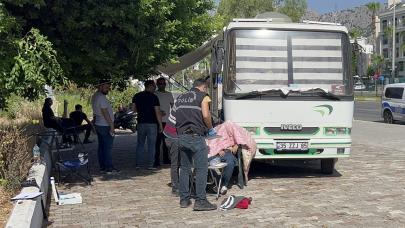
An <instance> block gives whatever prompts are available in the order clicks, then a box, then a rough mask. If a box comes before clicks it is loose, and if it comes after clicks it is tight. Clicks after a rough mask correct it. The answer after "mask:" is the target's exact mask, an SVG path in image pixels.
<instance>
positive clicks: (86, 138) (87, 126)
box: [83, 124, 91, 143]
mask: <svg viewBox="0 0 405 228" xmlns="http://www.w3.org/2000/svg"><path fill="white" fill-rule="evenodd" d="M83 126H84V128H85V129H86V134H85V135H84V143H87V142H90V141H89V138H90V134H91V125H90V124H85V125H83Z"/></svg>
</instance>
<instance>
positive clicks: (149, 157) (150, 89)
mask: <svg viewBox="0 0 405 228" xmlns="http://www.w3.org/2000/svg"><path fill="white" fill-rule="evenodd" d="M155 90H156V85H155V82H154V81H153V80H147V81H145V91H142V92H139V93H137V94H135V96H134V97H133V99H132V103H133V106H132V107H133V111H134V112H136V113H138V125H137V132H138V139H137V145H136V168H137V169H139V168H141V167H144V168H146V169H149V170H153V169H155V168H154V167H153V163H154V158H155V153H156V147H155V144H156V137H157V134H158V132H162V131H163V127H162V113H161V111H160V104H159V98H158V97H157V96H156V95H155V94H154V92H155ZM157 128H159V129H157ZM146 141H147V143H148V152H147V154H146V159H145V156H144V147H145V142H146Z"/></svg>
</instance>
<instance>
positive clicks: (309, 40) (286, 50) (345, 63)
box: [224, 30, 353, 96]
mask: <svg viewBox="0 0 405 228" xmlns="http://www.w3.org/2000/svg"><path fill="white" fill-rule="evenodd" d="M227 41H228V42H227V45H228V48H227V49H228V50H229V52H228V53H227V61H226V67H225V69H226V73H225V81H224V86H225V88H224V89H225V93H226V94H246V93H251V92H252V91H262V90H272V89H284V90H285V89H287V90H288V89H291V90H294V91H300V90H302V91H308V90H311V89H312V90H315V89H321V90H324V91H327V92H328V93H330V94H333V95H336V96H351V95H352V94H353V89H352V82H351V77H350V72H349V70H350V69H349V64H350V63H349V55H350V53H349V41H348V38H347V35H346V34H344V33H340V32H319V31H280V30H233V31H231V32H230V33H229V35H228V40H227ZM270 94H271V93H270ZM303 94H307V95H310V93H291V94H290V95H289V96H302V95H303ZM270 96H271V95H270Z"/></svg>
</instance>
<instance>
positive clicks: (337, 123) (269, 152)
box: [211, 19, 354, 174]
mask: <svg viewBox="0 0 405 228" xmlns="http://www.w3.org/2000/svg"><path fill="white" fill-rule="evenodd" d="M350 49H351V48H350V42H349V37H348V35H347V29H346V28H345V27H344V26H340V25H336V24H330V23H312V22H307V23H285V22H280V21H278V22H276V21H275V20H272V19H237V20H234V21H233V22H231V23H230V24H229V25H228V26H227V27H226V28H225V29H224V33H223V36H222V40H220V41H219V42H217V43H216V44H215V45H214V48H213V55H212V62H213V64H214V67H213V68H214V70H213V71H212V72H211V73H212V77H214V78H218V77H219V78H222V85H221V83H219V84H218V81H221V80H213V82H214V84H213V87H212V88H213V89H214V90H213V94H212V96H213V100H214V102H213V103H214V104H213V109H214V111H217V112H218V115H220V116H222V118H223V119H224V120H231V121H233V122H235V123H237V124H239V125H241V126H243V127H244V128H246V129H247V130H248V131H249V132H251V134H252V135H253V137H254V139H255V141H256V142H257V146H258V150H257V152H256V155H255V159H270V160H274V159H320V160H321V170H322V172H323V173H325V174H331V173H333V171H334V165H335V163H336V161H337V159H338V158H343V157H348V156H349V155H350V150H351V144H352V140H351V128H352V119H353V106H354V99H353V81H352V77H351V75H350V55H351V53H350ZM215 69H216V70H215Z"/></svg>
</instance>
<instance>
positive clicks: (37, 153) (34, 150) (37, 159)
mask: <svg viewBox="0 0 405 228" xmlns="http://www.w3.org/2000/svg"><path fill="white" fill-rule="evenodd" d="M32 156H33V157H34V163H35V164H39V163H41V151H40V149H39V146H38V144H35V146H34V147H33V148H32Z"/></svg>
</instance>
